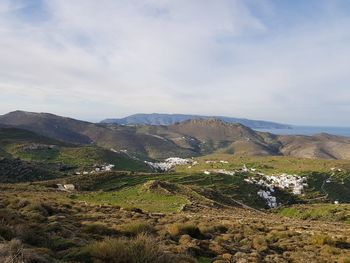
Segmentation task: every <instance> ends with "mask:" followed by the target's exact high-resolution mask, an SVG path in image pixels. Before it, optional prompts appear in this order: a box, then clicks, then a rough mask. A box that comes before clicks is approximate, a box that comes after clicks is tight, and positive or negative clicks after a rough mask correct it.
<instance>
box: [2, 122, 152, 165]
mask: <svg viewBox="0 0 350 263" xmlns="http://www.w3.org/2000/svg"><path fill="white" fill-rule="evenodd" d="M0 156H2V157H7V158H19V159H21V160H23V161H28V162H34V163H38V164H56V165H58V164H59V165H60V166H65V167H66V169H70V170H74V169H80V170H82V169H90V168H92V167H93V166H95V165H103V164H113V165H115V169H116V170H130V171H148V170H149V168H148V167H147V166H146V165H145V164H144V163H143V162H142V161H138V160H134V159H132V158H130V157H128V156H127V155H126V154H124V153H117V152H113V151H110V150H107V149H104V148H101V147H98V146H94V145H91V146H79V145H73V144H68V143H64V142H61V141H58V140H55V139H51V138H47V137H45V136H40V135H38V134H36V133H33V132H30V131H26V130H21V129H15V128H3V129H0ZM52 167H54V166H52Z"/></svg>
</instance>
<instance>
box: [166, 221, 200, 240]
mask: <svg viewBox="0 0 350 263" xmlns="http://www.w3.org/2000/svg"><path fill="white" fill-rule="evenodd" d="M168 232H169V234H170V235H171V236H174V237H177V236H181V235H186V234H187V235H189V236H191V237H193V238H200V237H202V233H201V231H200V230H199V228H198V227H197V226H196V225H194V224H190V223H187V224H173V225H171V226H170V227H169V228H168Z"/></svg>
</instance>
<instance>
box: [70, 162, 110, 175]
mask: <svg viewBox="0 0 350 263" xmlns="http://www.w3.org/2000/svg"><path fill="white" fill-rule="evenodd" d="M114 167H115V165H114V164H104V165H95V167H94V169H93V170H91V171H82V172H75V174H76V175H81V174H82V175H87V174H94V173H102V172H110V171H112V170H113V168H114Z"/></svg>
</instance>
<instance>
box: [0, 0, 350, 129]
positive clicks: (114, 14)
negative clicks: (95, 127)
mask: <svg viewBox="0 0 350 263" xmlns="http://www.w3.org/2000/svg"><path fill="white" fill-rule="evenodd" d="M349 14H350V1H347V0H343V1H341V0H339V1H338V0H324V1H323V0H308V1H305V0H266V1H264V0H99V1H96V0H72V1H66V0H0V96H1V97H0V98H1V100H0V114H4V113H6V112H9V111H13V110H16V109H21V110H28V111H38V112H52V113H56V114H59V115H65V116H71V117H75V118H81V119H86V120H100V119H104V118H106V117H122V116H124V115H128V114H133V113H139V112H145V113H152V112H161V113H194V114H206V115H227V116H233V117H245V118H253V119H265V120H272V121H278V122H284V123H292V124H306V125H333V126H334V125H342V126H350V15H349Z"/></svg>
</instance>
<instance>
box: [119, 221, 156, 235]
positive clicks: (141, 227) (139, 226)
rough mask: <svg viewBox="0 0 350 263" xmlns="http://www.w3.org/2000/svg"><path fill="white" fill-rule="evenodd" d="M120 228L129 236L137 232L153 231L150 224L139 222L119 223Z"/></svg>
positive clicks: (146, 232) (137, 233) (149, 232)
mask: <svg viewBox="0 0 350 263" xmlns="http://www.w3.org/2000/svg"><path fill="white" fill-rule="evenodd" d="M120 230H121V231H122V232H123V233H124V234H126V235H129V236H137V235H139V234H152V233H154V232H155V230H154V227H153V226H152V225H150V224H145V223H139V222H135V223H128V224H124V225H121V226H120Z"/></svg>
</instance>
